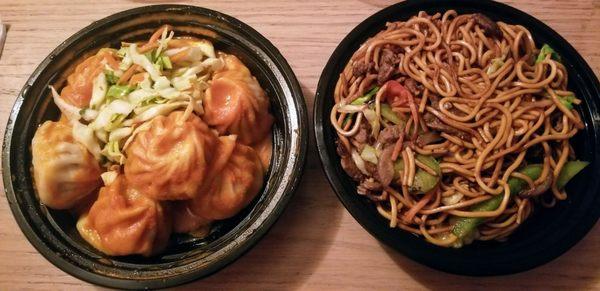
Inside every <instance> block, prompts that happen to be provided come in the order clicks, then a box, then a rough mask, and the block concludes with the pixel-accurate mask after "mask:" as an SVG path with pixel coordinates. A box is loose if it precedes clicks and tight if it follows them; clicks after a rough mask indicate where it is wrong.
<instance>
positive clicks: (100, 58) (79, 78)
mask: <svg viewBox="0 0 600 291" xmlns="http://www.w3.org/2000/svg"><path fill="white" fill-rule="evenodd" d="M105 65H108V66H110V67H111V68H113V69H115V70H116V69H118V67H119V63H118V62H117V60H116V59H115V56H114V51H113V50H110V49H102V50H100V51H99V52H98V53H97V54H95V55H93V56H91V57H89V58H87V59H85V60H84V61H83V62H81V63H80V64H79V65H77V67H75V71H73V73H71V74H70V75H69V77H67V85H66V86H65V87H64V88H63V89H62V91H61V92H60V97H61V98H62V99H64V100H65V101H66V102H68V103H69V104H71V105H74V106H76V107H79V108H84V107H87V106H88V105H89V104H90V99H91V98H92V89H93V82H94V79H95V78H96V77H97V76H98V75H99V74H100V73H101V72H103V71H104V69H105Z"/></svg>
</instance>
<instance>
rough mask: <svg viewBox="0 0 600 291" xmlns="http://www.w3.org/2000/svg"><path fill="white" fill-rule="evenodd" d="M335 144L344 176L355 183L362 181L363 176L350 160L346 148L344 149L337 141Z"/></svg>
mask: <svg viewBox="0 0 600 291" xmlns="http://www.w3.org/2000/svg"><path fill="white" fill-rule="evenodd" d="M336 143H337V152H338V154H339V155H340V158H341V164H342V169H344V171H345V172H346V174H348V176H350V177H351V178H352V179H354V180H355V181H360V180H362V179H363V177H364V175H363V173H362V172H361V171H360V170H359V169H358V167H357V166H356V164H355V163H354V161H353V160H352V157H351V156H350V153H348V151H346V148H344V146H343V145H342V144H341V143H340V142H339V141H337V142H336Z"/></svg>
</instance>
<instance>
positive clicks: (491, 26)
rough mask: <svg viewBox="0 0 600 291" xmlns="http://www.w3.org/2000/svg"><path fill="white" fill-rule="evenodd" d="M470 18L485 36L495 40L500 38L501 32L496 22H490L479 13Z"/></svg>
mask: <svg viewBox="0 0 600 291" xmlns="http://www.w3.org/2000/svg"><path fill="white" fill-rule="evenodd" d="M471 18H472V19H473V20H474V21H475V23H476V24H477V25H479V27H480V28H481V29H483V33H484V34H485V35H486V36H489V37H493V38H496V39H501V38H502V30H501V29H500V27H499V26H498V24H496V22H494V21H492V20H491V19H490V18H488V17H487V16H485V15H483V14H481V13H475V14H473V15H472V16H471Z"/></svg>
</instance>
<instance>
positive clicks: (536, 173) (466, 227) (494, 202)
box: [452, 161, 589, 238]
mask: <svg viewBox="0 0 600 291" xmlns="http://www.w3.org/2000/svg"><path fill="white" fill-rule="evenodd" d="M588 164H589V163H588V162H584V161H570V162H567V163H566V164H565V165H564V166H563V169H562V170H561V172H560V174H559V176H558V180H557V182H556V185H557V187H558V188H559V189H562V188H564V186H565V185H566V184H567V183H568V182H569V181H570V180H571V179H572V178H573V177H574V176H575V175H576V174H577V173H579V172H580V171H581V170H583V168H585V167H586V166H587V165H588ZM519 173H521V174H524V175H527V176H528V177H529V178H531V179H533V180H536V179H537V178H539V177H540V175H541V173H542V165H540V164H531V165H528V166H525V167H524V168H522V169H521V170H519ZM508 186H509V187H510V193H511V195H516V194H518V193H519V192H521V191H524V190H526V188H527V182H526V181H525V180H521V179H519V178H516V177H511V178H510V179H508ZM502 198H503V195H502V194H500V195H497V196H495V197H493V198H491V199H489V200H486V201H484V202H481V203H479V204H477V205H474V206H473V207H471V209H470V210H471V211H494V210H496V209H498V207H500V203H501V202H502ZM484 220H485V218H483V217H461V218H459V219H458V220H457V221H456V223H455V224H454V227H453V228H452V233H453V234H454V235H456V236H457V237H459V238H464V237H466V236H468V235H470V234H471V233H472V232H473V231H474V230H475V228H477V226H479V225H480V224H481V223H482V222H483V221H484Z"/></svg>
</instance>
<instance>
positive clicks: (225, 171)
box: [174, 136, 264, 232]
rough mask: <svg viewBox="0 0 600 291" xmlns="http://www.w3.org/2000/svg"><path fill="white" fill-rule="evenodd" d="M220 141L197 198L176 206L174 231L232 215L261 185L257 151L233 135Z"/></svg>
mask: <svg viewBox="0 0 600 291" xmlns="http://www.w3.org/2000/svg"><path fill="white" fill-rule="evenodd" d="M221 141H222V143H221V147H219V150H218V151H217V156H218V157H219V158H218V159H216V160H215V162H214V163H213V164H212V166H211V169H212V171H211V173H212V175H211V176H210V177H209V178H207V182H206V183H205V184H204V185H203V186H202V188H200V190H199V191H198V195H197V197H196V198H194V199H192V200H188V201H183V202H180V203H179V205H177V206H176V211H175V213H174V215H175V218H174V226H175V231H176V232H190V231H194V230H195V229H197V228H198V227H200V226H203V225H206V224H209V223H210V222H212V221H214V220H220V219H225V218H229V217H232V216H234V215H235V214H237V213H238V212H239V211H240V210H241V209H242V208H244V207H246V206H247V205H248V203H250V201H252V199H253V198H254V197H255V196H256V195H257V194H258V191H259V190H260V189H261V187H262V183H263V175H264V170H263V167H262V164H261V161H260V158H259V156H258V155H257V153H256V151H254V149H252V148H251V147H249V146H245V145H243V144H240V143H238V142H236V141H235V136H227V137H221Z"/></svg>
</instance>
